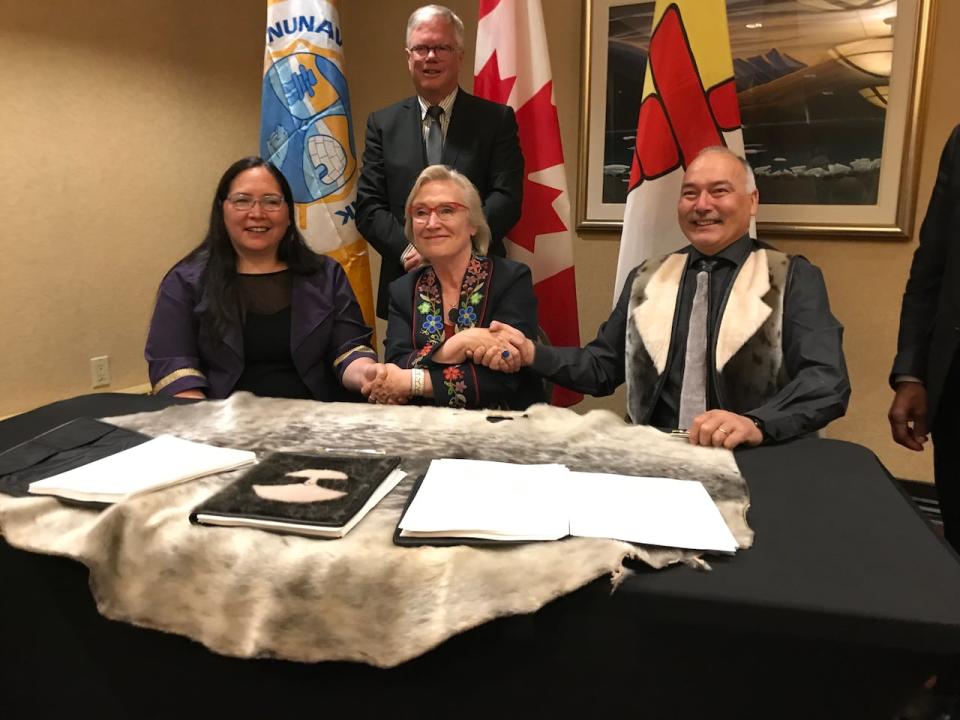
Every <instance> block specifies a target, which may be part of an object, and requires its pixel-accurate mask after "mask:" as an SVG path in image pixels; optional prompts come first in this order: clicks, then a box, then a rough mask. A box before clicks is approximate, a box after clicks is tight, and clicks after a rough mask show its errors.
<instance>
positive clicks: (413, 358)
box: [386, 255, 543, 409]
mask: <svg viewBox="0 0 960 720" xmlns="http://www.w3.org/2000/svg"><path fill="white" fill-rule="evenodd" d="M450 319H451V320H452V319H453V318H452V317H451V318H450ZM444 320H445V318H444V316H443V292H442V288H441V285H440V281H439V279H438V278H437V274H436V272H435V271H434V269H433V267H431V266H426V267H424V268H421V269H419V270H415V271H413V272H411V273H408V274H407V275H405V276H403V277H401V278H399V279H398V280H395V281H394V282H393V283H391V285H390V314H389V318H388V324H387V339H386V359H387V362H392V363H396V364H397V365H399V366H400V367H402V368H412V367H418V368H424V369H425V370H427V371H428V372H429V373H430V379H431V381H432V383H433V400H434V403H435V404H437V405H447V406H449V407H456V408H481V407H482V408H502V409H524V408H526V407H528V406H529V405H530V404H531V403H533V402H540V401H542V400H543V388H542V383H541V382H540V381H539V380H538V379H537V378H536V377H535V376H534V375H533V374H532V373H530V372H529V371H526V370H524V371H521V372H519V373H500V372H495V371H492V370H489V369H488V368H485V367H482V366H478V365H475V364H474V363H472V362H465V363H461V364H455V365H444V364H441V363H438V362H435V361H433V360H432V357H433V354H434V352H435V351H436V350H437V348H439V347H440V345H442V344H443V342H444V341H445V340H446V339H447V338H448V337H449V333H450V329H449V328H450V325H447V328H445V327H444V324H445V323H444ZM493 320H500V321H501V322H505V323H508V324H509V325H512V326H513V327H515V328H517V329H518V330H520V331H521V332H523V334H524V335H526V336H527V337H529V338H531V339H535V338H536V331H537V299H536V296H535V295H534V294H533V283H532V279H531V275H530V269H529V268H528V267H527V266H526V265H523V264H521V263H516V262H513V261H511V260H506V259H504V258H498V257H480V256H477V255H473V256H471V258H470V262H469V263H468V264H467V271H466V272H465V273H464V277H463V284H462V285H461V287H460V301H459V303H458V305H457V308H456V322H455V323H452V326H453V333H454V334H455V333H457V332H460V331H462V330H466V329H468V328H472V327H489V326H490V323H491V322H492V321H493Z"/></svg>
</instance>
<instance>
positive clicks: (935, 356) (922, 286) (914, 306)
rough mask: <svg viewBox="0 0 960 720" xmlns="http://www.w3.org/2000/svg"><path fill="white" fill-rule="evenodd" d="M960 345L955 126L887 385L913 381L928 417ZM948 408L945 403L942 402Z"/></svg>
mask: <svg viewBox="0 0 960 720" xmlns="http://www.w3.org/2000/svg"><path fill="white" fill-rule="evenodd" d="M958 342H960V125H958V126H957V127H955V128H954V129H953V133H952V134H951V135H950V139H949V140H947V144H946V146H945V147H944V148H943V154H942V155H941V156H940V169H939V170H938V172H937V182H936V184H935V185H934V187H933V196H932V197H931V198H930V205H929V207H928V208H927V214H926V216H925V217H924V219H923V225H922V226H921V227H920V244H919V246H918V247H917V250H916V252H915V253H914V255H913V264H912V265H911V266H910V278H909V279H908V280H907V289H906V290H905V291H904V293H903V306H902V309H901V311H900V336H899V337H898V339H897V357H896V359H895V360H894V362H893V371H892V373H891V375H890V383H891V385H892V384H894V381H895V379H896V377H897V376H899V375H913V376H914V377H917V378H919V379H920V380H923V382H924V384H925V385H926V387H927V403H928V404H927V417H928V419H929V421H930V422H931V423H933V427H935V426H936V418H937V408H938V407H939V406H940V401H941V395H942V391H943V387H944V383H945V382H946V379H947V375H948V374H949V372H950V366H951V364H952V362H953V359H954V355H955V354H956V352H957V345H958ZM945 401H946V402H949V399H945Z"/></svg>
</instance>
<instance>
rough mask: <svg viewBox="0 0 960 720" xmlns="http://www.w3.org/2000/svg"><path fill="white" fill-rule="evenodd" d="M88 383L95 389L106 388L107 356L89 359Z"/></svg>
mask: <svg viewBox="0 0 960 720" xmlns="http://www.w3.org/2000/svg"><path fill="white" fill-rule="evenodd" d="M90 382H91V384H92V385H93V387H95V388H98V387H106V386H107V385H109V384H110V356H109V355H100V356H99V357H92V358H90Z"/></svg>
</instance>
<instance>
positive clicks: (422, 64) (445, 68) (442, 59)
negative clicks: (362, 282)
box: [357, 5, 523, 318]
mask: <svg viewBox="0 0 960 720" xmlns="http://www.w3.org/2000/svg"><path fill="white" fill-rule="evenodd" d="M406 53H407V67H408V68H409V70H410V77H411V78H412V79H413V86H414V89H415V90H416V93H417V94H416V95H414V96H412V97H408V98H407V99H405V100H401V101H400V102H398V103H395V104H394V105H391V106H389V107H387V108H384V109H383V110H378V111H376V112H374V113H371V115H370V117H369V119H368V120H367V136H366V146H365V147H364V151H363V169H362V171H361V174H360V182H359V185H358V187H357V228H358V229H359V230H360V233H361V234H362V235H363V236H364V237H365V238H366V239H367V241H368V242H369V243H370V244H371V245H373V247H374V248H376V250H377V252H378V253H380V256H381V258H382V263H381V266H380V284H379V289H378V292H377V316H378V317H381V318H386V317H387V305H388V299H389V297H390V294H389V292H388V291H387V287H388V286H389V285H390V283H391V282H392V281H393V280H395V279H396V278H398V277H400V276H401V275H402V274H404V273H405V272H407V271H409V270H412V269H413V268H415V267H417V266H419V265H421V264H422V260H421V258H420V255H419V253H417V251H416V250H415V249H414V248H413V247H412V246H408V245H407V240H406V238H405V237H404V234H403V222H404V211H405V208H404V205H405V203H406V201H407V195H408V193H409V192H410V189H411V188H412V187H413V183H414V181H415V180H416V179H417V176H418V175H420V172H421V171H422V170H423V169H424V168H425V167H427V166H428V165H436V164H443V165H447V166H449V167H451V168H453V169H455V170H458V171H459V172H461V173H463V174H464V175H466V176H467V177H468V178H470V181H471V182H472V183H473V184H474V185H475V186H476V187H477V190H478V191H479V192H480V198H481V200H482V201H483V213H484V215H485V217H486V219H487V223H488V224H489V225H490V232H491V235H492V238H491V243H490V250H489V254H490V255H499V256H501V257H502V256H504V255H505V254H506V251H505V248H504V245H503V237H504V236H505V235H506V234H507V231H509V230H510V228H512V227H513V226H514V224H516V222H517V220H519V219H520V201H521V197H522V192H523V155H522V154H521V152H520V140H519V137H518V134H517V120H516V117H515V116H514V113H513V110H512V109H511V108H509V107H507V106H506V105H501V104H499V103H494V102H490V101H489V100H483V99H481V98H478V97H475V96H473V95H470V94H469V93H467V92H465V91H464V90H462V89H460V87H459V75H460V65H461V64H462V62H463V22H462V21H461V20H460V18H459V17H457V15H456V14H455V13H454V12H453V11H451V10H450V9H448V8H445V7H443V6H441V5H426V6H424V7H421V8H418V9H417V10H414V12H413V14H412V15H410V19H409V20H408V21H407V37H406Z"/></svg>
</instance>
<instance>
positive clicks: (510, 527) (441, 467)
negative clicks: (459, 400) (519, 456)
mask: <svg viewBox="0 0 960 720" xmlns="http://www.w3.org/2000/svg"><path fill="white" fill-rule="evenodd" d="M569 474H570V472H569V470H567V468H566V467H564V466H563V465H515V464H513V463H502V462H491V461H486V460H457V459H441V460H434V461H433V462H432V463H430V468H429V470H427V474H426V476H425V477H424V479H423V482H422V483H421V484H420V488H419V490H417V494H416V496H415V497H414V499H413V501H412V502H411V503H410V506H409V507H408V508H407V512H406V513H405V514H404V516H403V519H402V520H401V521H400V528H401V531H402V533H401V534H403V535H406V536H414V535H415V536H419V537H423V536H426V535H427V534H430V535H435V536H442V537H473V538H487V539H502V540H558V539H560V538H562V537H566V536H567V535H568V534H569V524H568V521H567V515H568V510H567V498H566V496H567V478H568V476H569Z"/></svg>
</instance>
